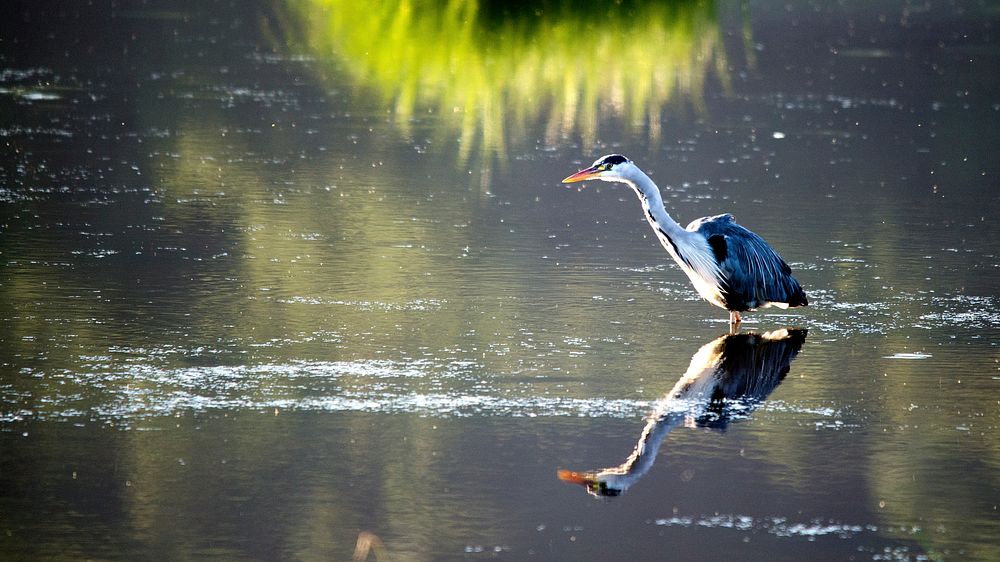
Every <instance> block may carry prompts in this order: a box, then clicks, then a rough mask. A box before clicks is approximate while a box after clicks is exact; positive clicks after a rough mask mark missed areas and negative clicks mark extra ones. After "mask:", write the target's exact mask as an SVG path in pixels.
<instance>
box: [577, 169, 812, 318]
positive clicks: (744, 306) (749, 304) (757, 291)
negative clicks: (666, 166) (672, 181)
mask: <svg viewBox="0 0 1000 562" xmlns="http://www.w3.org/2000/svg"><path fill="white" fill-rule="evenodd" d="M586 179H600V180H603V181H611V182H620V183H624V184H626V185H628V186H629V187H631V188H632V190H633V191H635V194H636V195H637V196H638V197H639V201H640V202H641V203H642V209H643V214H644V215H645V217H646V221H647V222H649V226H650V227H652V229H653V231H654V232H655V233H656V236H657V238H658V239H659V240H660V243H661V244H663V247H664V248H666V250H667V252H669V253H670V255H671V256H672V257H673V258H674V261H675V262H677V265H678V266H680V268H681V270H682V271H684V273H686V274H687V276H688V278H689V279H690V280H691V283H692V284H693V285H694V288H695V290H696V291H698V294H699V295H701V296H702V298H704V299H705V300H707V301H708V302H710V303H712V304H714V305H716V306H718V307H721V308H724V309H726V310H728V311H729V312H730V325H731V327H732V329H734V330H735V328H736V327H737V326H738V325H739V323H740V312H745V311H748V310H754V309H757V308H761V307H766V306H778V307H781V308H788V307H795V306H805V305H807V304H809V303H808V299H807V298H806V295H805V292H804V291H803V290H802V287H801V286H800V285H799V282H798V281H796V280H795V278H794V277H792V270H791V268H789V267H788V264H786V263H785V261H784V260H783V259H781V256H779V255H778V254H777V252H775V251H774V250H773V249H772V248H771V246H769V245H768V244H767V242H765V241H764V240H763V239H762V238H761V237H760V236H757V235H756V234H754V233H753V232H751V231H749V230H747V229H746V228H744V227H742V226H740V225H739V224H737V223H736V221H735V220H734V219H733V216H732V215H730V214H724V215H717V216H714V217H703V218H700V219H697V220H694V221H692V222H691V224H689V225H688V226H687V228H682V227H681V225H679V224H678V223H677V221H675V220H673V219H672V218H670V215H669V214H668V213H667V210H666V208H665V207H664V206H663V199H662V197H661V196H660V190H659V188H657V187H656V184H655V183H653V180H651V179H649V176H647V175H646V174H645V173H644V172H643V171H642V170H640V169H639V167H638V166H636V165H635V164H633V163H632V162H631V161H630V160H628V159H627V158H625V157H624V156H621V155H618V154H611V155H608V156H604V157H602V158H599V159H598V160H597V161H596V162H594V165H593V166H591V167H590V168H587V169H585V170H581V171H579V172H577V173H576V174H573V175H571V176H569V177H568V178H566V179H564V180H563V181H564V182H576V181H582V180H586Z"/></svg>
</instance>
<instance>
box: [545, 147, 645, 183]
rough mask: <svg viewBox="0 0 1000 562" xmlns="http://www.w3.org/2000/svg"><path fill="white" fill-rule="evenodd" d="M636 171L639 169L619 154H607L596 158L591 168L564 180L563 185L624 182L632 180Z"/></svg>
mask: <svg viewBox="0 0 1000 562" xmlns="http://www.w3.org/2000/svg"><path fill="white" fill-rule="evenodd" d="M638 170H639V168H637V167H636V165H635V164H633V163H632V161H631V160H629V159H628V158H626V157H624V156H622V155H621V154H608V155H607V156H601V157H600V158H598V159H597V160H596V161H595V162H594V164H593V165H592V166H591V167H589V168H584V169H583V170H580V171H579V172H577V173H575V174H573V175H571V176H569V177H568V178H566V179H564V180H563V183H574V182H578V181H584V180H602V181H619V182H624V181H628V180H629V179H630V178H632V177H633V176H634V175H635V173H636V172H637V171H638Z"/></svg>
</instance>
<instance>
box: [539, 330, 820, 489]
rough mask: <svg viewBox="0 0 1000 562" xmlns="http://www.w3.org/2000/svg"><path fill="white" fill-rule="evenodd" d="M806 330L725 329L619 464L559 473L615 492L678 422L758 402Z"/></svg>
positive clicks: (741, 411) (645, 467)
mask: <svg viewBox="0 0 1000 562" xmlns="http://www.w3.org/2000/svg"><path fill="white" fill-rule="evenodd" d="M805 340H806V330H800V329H782V330H776V331H773V332H767V333H764V334H754V333H742V334H730V335H725V336H722V337H720V338H718V339H715V340H713V341H711V342H709V343H707V344H705V345H704V346H702V347H701V349H699V350H698V352H697V353H695V354H694V357H692V358H691V365H690V366H688V370H687V372H685V373H684V375H683V376H681V378H680V380H678V381H677V384H675V385H674V387H673V388H672V389H671V390H670V392H668V393H667V394H666V395H665V396H664V397H663V398H662V399H661V400H660V401H659V402H657V404H656V407H655V408H654V409H653V411H652V412H650V414H649V417H648V418H647V423H646V427H644V428H643V430H642V433H641V434H640V435H639V442H638V443H636V446H635V450H633V451H632V454H631V455H629V456H628V458H627V459H625V462H623V463H622V464H620V465H618V466H615V467H611V468H605V469H600V470H594V471H586V472H573V471H569V470H560V471H559V473H558V474H559V478H560V479H561V480H563V481H565V482H571V483H574V484H580V485H582V486H584V487H585V488H586V489H587V493H589V494H591V495H594V496H617V495H620V494H622V493H623V492H625V490H627V489H628V488H629V487H630V486H632V485H633V484H635V483H636V482H637V481H638V480H639V479H640V478H642V477H643V476H644V475H645V474H646V473H647V472H649V469H650V468H652V466H653V462H654V461H655V459H656V452H657V450H658V449H659V448H660V444H661V443H662V442H663V440H664V439H665V438H666V436H667V434H669V433H670V431H671V430H672V429H673V428H675V427H677V426H679V425H684V426H686V427H709V428H715V429H724V428H725V427H726V426H727V425H728V424H729V422H730V421H733V420H738V419H742V418H745V417H746V416H748V415H749V414H750V412H752V411H753V410H754V409H755V408H756V407H757V406H759V405H760V404H762V403H763V402H764V400H765V399H766V398H767V397H768V395H770V394H771V392H772V391H773V390H774V389H775V388H776V387H777V386H778V384H780V383H781V381H782V380H783V379H784V378H785V375H786V374H788V369H789V366H790V365H791V362H792V360H793V359H795V356H796V355H797V354H798V352H799V350H800V349H801V348H802V344H803V343H804V342H805Z"/></svg>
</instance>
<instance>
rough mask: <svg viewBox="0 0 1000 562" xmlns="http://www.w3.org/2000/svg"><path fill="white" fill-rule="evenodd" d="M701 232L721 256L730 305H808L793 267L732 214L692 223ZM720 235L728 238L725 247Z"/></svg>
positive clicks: (746, 307) (743, 307)
mask: <svg viewBox="0 0 1000 562" xmlns="http://www.w3.org/2000/svg"><path fill="white" fill-rule="evenodd" d="M687 230H688V231H690V232H699V233H701V234H702V235H703V236H705V238H706V239H709V240H710V244H711V245H712V248H713V250H714V253H715V255H716V257H717V258H722V259H719V272H720V274H721V277H722V279H721V281H722V283H721V285H722V292H723V294H724V297H725V300H726V308H728V309H730V310H750V309H754V308H757V307H761V306H767V305H769V304H777V305H779V306H782V305H783V306H803V305H806V304H808V301H807V299H806V295H805V293H804V292H803V291H802V287H801V286H800V285H799V282H798V281H796V280H795V278H794V277H792V270H791V268H790V267H788V264H787V263H785V260H783V259H782V258H781V256H779V255H778V254H777V252H775V251H774V249H773V248H771V246H770V245H768V243H767V242H765V241H764V239H763V238H761V237H760V236H758V235H756V234H754V233H753V232H751V231H750V230H747V229H746V228H744V227H743V226H740V225H739V224H737V223H736V221H735V220H734V219H733V216H732V215H730V214H725V215H718V216H714V217H705V218H702V219H698V220H696V221H694V222H692V223H691V224H689V225H688V227H687ZM718 237H722V240H724V241H725V245H724V247H722V242H721V241H720V240H719V238H718Z"/></svg>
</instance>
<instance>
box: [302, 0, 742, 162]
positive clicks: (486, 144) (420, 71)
mask: <svg viewBox="0 0 1000 562" xmlns="http://www.w3.org/2000/svg"><path fill="white" fill-rule="evenodd" d="M514 6H515V7H511V6H509V5H504V4H502V3H489V2H477V1H475V0H451V1H450V2H446V3H441V4H438V3H430V2H420V1H415V0H397V1H394V2H392V1H390V2H380V3H375V4H369V3H366V2H350V1H344V0H305V1H301V2H289V3H288V8H287V9H288V12H289V13H291V14H292V17H291V18H289V20H290V21H287V22H286V24H285V26H284V27H286V28H288V29H289V30H291V31H290V32H289V33H288V34H287V35H288V37H289V39H288V41H289V42H290V43H292V46H293V48H298V49H302V50H305V51H306V52H309V53H310V54H312V55H314V56H317V57H318V58H319V59H320V60H328V61H336V64H337V65H338V66H342V67H343V68H344V69H345V70H346V71H347V72H348V73H349V75H350V76H351V77H352V78H353V79H354V80H355V81H356V83H357V84H358V86H359V87H361V88H362V89H370V90H372V91H374V92H375V93H376V95H377V96H378V97H379V98H380V100H381V102H382V104H383V105H384V106H385V107H388V108H391V109H392V111H393V115H394V119H395V122H396V123H397V125H398V126H399V127H400V128H401V129H402V130H403V131H404V133H406V132H408V131H409V128H410V126H411V124H412V122H413V121H414V119H415V118H417V117H419V116H421V115H425V114H427V113H428V112H431V113H435V114H437V115H438V116H439V119H440V127H439V129H440V131H439V132H440V133H441V134H442V135H443V136H445V138H446V140H447V139H450V138H453V137H454V136H455V135H456V133H457V135H458V138H459V139H460V147H459V155H460V159H461V160H462V161H465V160H467V159H468V157H469V156H470V154H471V152H472V151H473V150H474V149H476V148H477V147H478V149H479V150H481V151H482V152H483V153H484V154H493V153H495V154H498V155H499V156H501V157H502V156H503V155H504V154H505V152H506V150H507V147H508V146H509V145H511V144H518V143H521V142H523V141H524V140H525V137H526V136H527V131H530V130H537V129H538V126H539V125H542V124H544V130H545V140H546V142H547V143H548V144H554V143H555V142H556V141H557V140H559V139H561V138H565V137H569V136H573V135H580V137H582V140H583V143H584V145H585V146H589V145H592V144H594V143H595V142H596V140H597V137H598V127H599V124H600V123H601V122H602V120H605V119H606V118H608V117H614V118H620V119H623V120H625V121H626V122H627V123H628V125H629V126H630V127H631V128H632V129H633V132H640V131H642V130H645V131H646V132H647V133H648V135H649V136H650V137H651V138H652V139H654V140H655V139H656V138H657V137H658V136H659V134H660V124H661V122H662V120H663V117H664V113H665V112H666V111H667V110H668V108H670V107H674V108H678V109H679V108H686V107H693V108H694V109H696V110H698V109H700V108H701V107H702V97H703V92H704V88H705V82H706V79H707V77H708V76H709V74H711V73H713V72H714V73H715V74H716V75H717V76H718V77H719V79H720V80H721V81H722V82H723V83H724V84H725V82H726V73H725V69H726V56H725V51H724V49H723V46H722V41H721V33H720V30H719V25H718V23H717V18H716V13H715V9H714V6H713V5H712V4H710V3H706V2H697V1H682V2H673V3H668V4H666V5H663V4H655V3H624V4H619V5H612V6H606V5H602V6H601V7H596V6H583V7H581V6H570V5H568V4H564V3H556V2H547V3H543V4H541V5H532V6H530V7H526V8H524V9H522V7H521V6H519V5H516V4H515V5H514ZM539 6H540V7H539ZM330 57H333V58H330Z"/></svg>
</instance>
